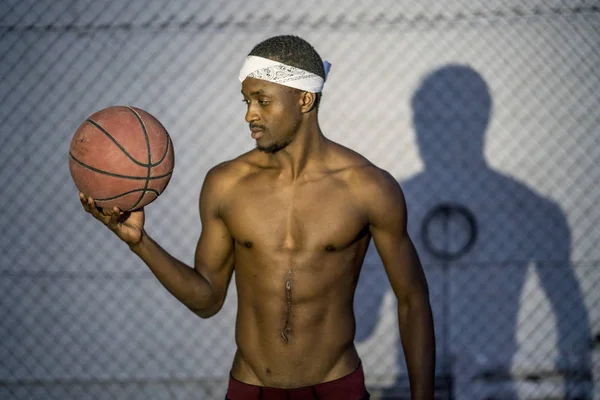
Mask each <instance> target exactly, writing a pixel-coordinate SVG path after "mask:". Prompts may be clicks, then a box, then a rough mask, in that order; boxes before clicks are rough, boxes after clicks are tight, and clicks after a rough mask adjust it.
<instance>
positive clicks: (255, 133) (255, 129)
mask: <svg viewBox="0 0 600 400" xmlns="http://www.w3.org/2000/svg"><path fill="white" fill-rule="evenodd" d="M264 130H265V128H264V127H262V126H256V125H255V126H250V131H251V132H252V135H251V136H252V139H258V138H259V137H261V136H262V135H263V132H264Z"/></svg>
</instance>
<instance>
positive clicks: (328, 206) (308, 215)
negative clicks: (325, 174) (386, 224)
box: [223, 181, 367, 252]
mask: <svg viewBox="0 0 600 400" xmlns="http://www.w3.org/2000/svg"><path fill="white" fill-rule="evenodd" d="M223 218H224V220H225V223H226V224H227V226H228V228H229V230H230V232H231V234H232V236H233V238H234V239H235V240H236V241H237V242H238V243H239V244H241V245H245V246H247V247H248V246H253V247H261V248H263V249H264V250H270V249H272V250H281V251H292V252H293V251H311V250H314V251H318V250H321V251H323V250H325V251H336V250H341V249H343V248H346V247H347V246H349V245H350V244H352V243H353V242H354V241H355V240H356V239H357V237H360V236H361V235H363V234H364V233H365V230H366V228H367V220H366V216H365V214H364V212H363V210H362V208H361V206H360V204H359V202H358V201H357V200H356V199H355V198H354V196H353V195H352V192H351V191H350V190H349V189H348V188H347V187H346V186H344V185H341V184H339V183H336V182H331V181H324V182H316V183H307V184H304V185H247V186H245V187H241V188H240V189H239V191H238V192H237V193H236V196H235V197H234V198H233V199H232V200H231V201H230V202H228V204H227V205H226V206H225V207H224V210H223Z"/></svg>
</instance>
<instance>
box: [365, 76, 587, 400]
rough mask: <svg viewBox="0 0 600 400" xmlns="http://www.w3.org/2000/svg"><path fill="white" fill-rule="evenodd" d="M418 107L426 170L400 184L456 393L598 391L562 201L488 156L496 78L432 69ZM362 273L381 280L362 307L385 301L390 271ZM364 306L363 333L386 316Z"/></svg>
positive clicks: (441, 353) (444, 370) (442, 368)
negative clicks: (496, 164)
mask: <svg viewBox="0 0 600 400" xmlns="http://www.w3.org/2000/svg"><path fill="white" fill-rule="evenodd" d="M412 109H413V124H414V128H415V132H416V135H417V143H418V147H419V153H420V156H421V159H422V160H423V163H424V169H423V171H422V172H421V173H419V174H418V175H416V176H413V177H412V178H410V179H408V180H406V181H404V182H400V185H401V186H402V188H403V190H404V193H405V196H406V201H407V206H408V213H409V216H408V221H409V222H408V227H409V233H410V235H411V237H412V239H413V241H414V243H415V246H416V247H417V250H418V251H419V255H420V257H421V261H422V263H423V265H424V268H425V270H426V273H427V276H428V280H429V284H430V291H431V301H432V307H433V310H434V318H435V325H436V340H437V347H438V349H437V355H438V358H437V366H436V368H437V374H438V376H440V377H441V376H444V375H446V374H448V375H449V376H451V377H452V380H453V386H454V389H453V392H454V397H455V398H457V399H500V398H502V399H513V398H514V399H516V398H518V395H519V394H521V395H522V394H523V393H529V394H534V393H538V394H541V393H546V391H550V392H551V391H552V390H559V392H555V393H554V395H559V396H564V397H565V398H569V399H579V398H582V399H584V398H585V399H587V398H591V389H590V387H591V382H590V360H589V352H590V348H589V347H590V335H591V334H590V326H589V320H588V315H587V310H586V308H585V305H584V302H583V298H582V297H583V296H582V293H581V289H580V286H579V282H578V280H577V278H576V277H575V274H574V272H573V269H572V267H571V264H570V251H571V237H570V231H569V226H568V224H567V221H566V218H565V215H564V213H563V211H562V210H561V209H560V207H559V206H558V205H557V204H556V203H555V202H553V201H552V200H551V199H548V198H546V197H544V196H542V195H540V194H539V193H536V192H535V191H534V190H533V189H532V188H530V187H528V186H526V185H525V184H523V183H521V182H519V181H517V180H516V179H514V178H512V177H510V176H506V175H504V174H502V173H500V172H498V171H496V170H494V169H493V168H491V167H490V166H489V165H488V163H487V161H486V159H485V155H484V139H485V132H486V129H487V127H488V123H489V121H490V117H491V112H492V97H491V94H490V91H489V88H488V86H487V84H486V82H485V80H484V79H483V78H482V77H481V75H480V74H479V73H478V72H476V71H475V70H473V69H472V68H470V67H468V66H464V65H447V66H444V67H442V68H440V69H438V70H436V71H434V72H432V73H431V74H429V75H428V76H426V77H425V78H424V80H423V81H422V83H421V85H420V86H419V88H418V89H417V90H416V92H415V93H414V95H413V98H412ZM540 151H542V152H543V151H544V150H543V144H542V143H541V144H540ZM536 155H539V153H538V154H536ZM536 155H532V156H536ZM504 156H505V157H506V158H510V157H511V155H510V154H505V155H504ZM548 156H551V155H548ZM363 274H365V277H361V281H362V282H361V283H359V286H360V285H368V284H370V285H371V286H370V287H359V290H358V291H357V297H356V298H357V300H356V302H355V304H356V306H357V307H358V308H360V307H363V306H364V304H370V305H371V307H372V306H373V305H374V304H377V303H378V302H380V301H381V299H382V298H383V294H382V292H385V291H386V290H388V288H389V286H386V284H385V279H384V277H383V276H382V272H381V271H380V269H378V268H366V269H365V270H364V271H363ZM373 285H375V286H376V287H373ZM366 297H369V298H370V302H369V301H363V300H364V299H365V298H366ZM361 304H362V305H361ZM357 315H360V318H359V325H358V326H357V338H358V340H362V339H365V338H367V337H368V335H369V334H371V333H372V332H373V328H374V326H375V325H376V324H377V320H376V319H377V317H378V315H379V314H378V313H377V312H373V310H371V311H370V312H366V313H362V312H360V311H357ZM394 333H397V331H396V332H394ZM399 347H400V346H399ZM403 357H404V356H403V354H402V352H401V351H400V352H399V360H398V365H400V366H403V365H404V359H403ZM401 368H402V367H401ZM405 371H406V370H405V369H404V370H403V371H402V372H403V373H405ZM405 379H406V377H405V376H404V377H402V376H401V377H400V380H402V381H403V382H404V386H405ZM563 381H564V382H566V384H564V385H558V386H561V388H559V389H556V386H557V385H556V384H554V386H552V382H563ZM400 383H401V382H400V381H399V382H398V384H400ZM553 388H554V389H553ZM561 392H562V393H561ZM548 394H549V395H550V394H551V393H548Z"/></svg>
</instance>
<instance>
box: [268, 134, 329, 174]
mask: <svg viewBox="0 0 600 400" xmlns="http://www.w3.org/2000/svg"><path fill="white" fill-rule="evenodd" d="M307 125H308V126H307V127H306V128H300V130H299V131H298V134H297V135H296V137H295V138H294V140H293V141H292V143H290V144H289V145H288V146H286V147H285V148H284V149H282V150H280V151H278V152H277V153H275V154H271V155H269V158H270V160H271V162H273V163H274V164H276V165H277V166H278V167H279V168H280V169H281V175H282V177H283V176H285V177H287V178H290V179H292V180H296V179H297V178H298V177H300V176H301V175H302V174H303V173H304V172H306V170H307V169H309V168H310V167H311V166H314V165H315V164H316V163H319V162H321V161H322V159H323V153H324V152H325V148H326V146H327V139H326V138H325V136H324V135H323V133H322V132H321V129H320V128H319V125H318V123H316V122H314V123H310V124H307Z"/></svg>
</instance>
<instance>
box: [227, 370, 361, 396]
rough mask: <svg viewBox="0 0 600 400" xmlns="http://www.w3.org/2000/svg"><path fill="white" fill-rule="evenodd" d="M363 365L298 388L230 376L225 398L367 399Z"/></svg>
mask: <svg viewBox="0 0 600 400" xmlns="http://www.w3.org/2000/svg"><path fill="white" fill-rule="evenodd" d="M369 398H370V396H369V393H368V392H367V389H366V387H365V375H364V373H363V369H362V365H359V366H358V368H357V369H356V371H354V372H352V373H350V374H349V375H346V376H343V377H341V378H339V379H336V380H333V381H329V382H324V383H319V384H318V385H314V386H306V387H301V388H296V389H279V388H271V387H262V386H254V385H249V384H247V383H243V382H240V381H237V380H235V379H234V378H233V377H232V376H230V377H229V388H228V389H227V397H225V400H367V399H369Z"/></svg>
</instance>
